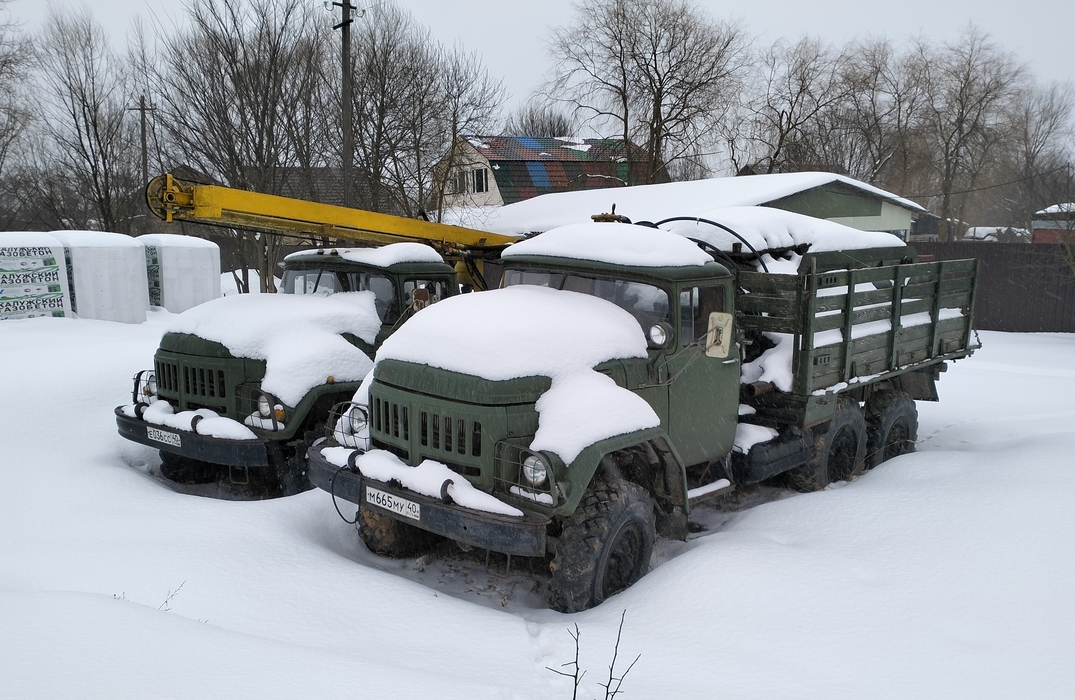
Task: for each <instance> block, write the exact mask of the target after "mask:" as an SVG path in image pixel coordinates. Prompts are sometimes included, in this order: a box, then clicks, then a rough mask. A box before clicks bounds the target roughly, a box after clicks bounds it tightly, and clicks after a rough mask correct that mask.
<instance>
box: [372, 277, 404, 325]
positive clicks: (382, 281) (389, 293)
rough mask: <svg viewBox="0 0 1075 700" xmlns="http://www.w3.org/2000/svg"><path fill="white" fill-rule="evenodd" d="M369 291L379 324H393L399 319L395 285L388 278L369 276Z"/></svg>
mask: <svg viewBox="0 0 1075 700" xmlns="http://www.w3.org/2000/svg"><path fill="white" fill-rule="evenodd" d="M369 289H370V291H371V292H373V296H374V304H375V305H376V307H377V315H378V316H380V317H381V323H394V322H395V320H396V319H397V318H399V309H398V308H397V304H396V285H395V284H394V283H393V282H392V280H391V279H389V278H388V277H382V276H380V275H370V277H369Z"/></svg>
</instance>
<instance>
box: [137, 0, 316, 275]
mask: <svg viewBox="0 0 1075 700" xmlns="http://www.w3.org/2000/svg"><path fill="white" fill-rule="evenodd" d="M187 11H188V15H189V20H190V26H189V27H188V28H187V29H185V30H183V31H181V32H180V33H178V34H177V35H175V36H172V37H167V38H165V39H164V41H163V50H162V55H161V57H160V60H159V63H157V65H156V66H155V68H154V69H153V70H154V75H155V76H156V80H155V82H156V84H157V85H158V86H159V92H158V93H157V97H156V100H157V102H158V103H159V104H158V109H159V114H160V123H161V124H162V125H164V129H165V132H166V134H165V137H166V139H167V143H168V149H169V151H170V153H171V158H170V159H171V160H172V161H173V162H179V163H187V164H190V165H192V166H194V167H195V168H197V169H198V170H200V171H202V172H205V173H207V174H209V175H210V176H212V177H214V178H217V179H219V180H221V181H223V182H225V183H226V184H228V185H230V186H232V187H239V188H242V189H251V190H256V191H259V192H267V193H270V194H280V193H282V191H283V188H284V186H285V184H286V183H288V182H291V183H292V186H294V178H296V177H297V178H298V179H299V180H300V182H301V181H302V179H303V177H304V176H303V172H302V168H303V166H305V167H306V168H307V172H308V169H309V168H311V167H312V166H313V165H315V164H318V165H320V164H322V163H323V158H324V155H323V153H320V152H318V151H317V150H316V149H317V148H318V147H319V145H320V144H322V143H323V140H321V139H319V138H317V136H318V135H319V129H321V128H322V124H323V122H324V119H325V116H324V115H323V114H322V113H320V109H319V105H320V104H321V102H320V101H319V99H318V90H319V89H320V88H321V85H322V82H321V80H322V70H323V64H324V59H323V56H324V51H323V46H322V45H321V44H320V43H319V42H321V41H323V39H321V38H319V37H318V35H317V34H316V33H315V32H314V29H313V27H314V25H313V22H311V21H310V20H309V17H308V15H309V12H310V6H309V5H308V4H307V3H305V2H303V1H302V0H191V2H190V3H189V4H188V6H187ZM305 179H306V180H307V181H308V179H309V178H308V176H307V177H306V178H305ZM300 189H301V188H300ZM242 238H243V240H244V241H245V242H246V243H247V244H249V246H248V245H240V246H239V247H238V251H244V250H247V249H248V247H249V248H252V249H253V250H254V251H256V253H255V255H256V258H257V260H256V262H257V269H258V271H259V273H260V277H261V287H262V291H273V289H274V288H275V287H274V284H273V275H272V272H273V270H272V269H271V265H272V262H273V261H274V260H275V258H276V247H277V245H278V239H277V238H276V237H274V236H263V235H257V234H242Z"/></svg>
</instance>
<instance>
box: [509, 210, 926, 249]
mask: <svg viewBox="0 0 1075 700" xmlns="http://www.w3.org/2000/svg"><path fill="white" fill-rule="evenodd" d="M698 216H699V217H700V218H703V219H709V220H710V221H715V222H717V223H720V224H724V225H725V226H727V227H728V228H730V229H732V230H733V231H735V232H736V233H738V234H739V235H740V236H742V237H743V238H745V239H746V240H747V241H748V242H749V243H750V245H752V246H753V247H754V248H755V250H758V251H763V250H772V249H776V248H794V247H797V246H800V245H804V244H807V245H809V246H810V252H812V253H817V252H821V251H831V250H855V249H862V248H902V247H903V246H904V245H906V244H905V243H904V242H903V241H902V240H900V239H899V238H898V237H896V236H893V235H892V234H891V233H882V232H879V231H861V230H859V229H857V228H851V227H850V226H845V225H843V224H838V223H836V222H835V221H826V220H825V219H815V218H814V217H812V216H805V215H803V214H796V213H794V212H790V211H784V210H783V209H773V208H772V207H723V208H720V209H711V210H709V211H702V212H699V213H698ZM664 227H665V228H667V229H668V230H669V231H673V232H675V233H678V234H680V235H681V236H686V237H688V238H696V239H699V240H702V241H705V242H706V243H708V244H710V245H712V246H715V247H716V248H719V249H720V250H724V251H730V250H731V249H732V246H733V245H734V244H735V243H738V242H739V239H738V238H736V237H735V236H733V235H731V234H730V233H728V232H727V231H724V230H723V229H721V228H719V227H716V226H712V225H710V224H705V223H700V222H696V221H674V222H670V223H668V224H665V225H664ZM516 245H519V244H516Z"/></svg>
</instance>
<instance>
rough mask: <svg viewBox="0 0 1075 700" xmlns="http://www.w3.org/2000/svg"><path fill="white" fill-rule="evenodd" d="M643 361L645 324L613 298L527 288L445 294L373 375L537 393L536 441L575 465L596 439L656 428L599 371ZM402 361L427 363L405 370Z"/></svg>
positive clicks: (436, 387)
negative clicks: (618, 363) (615, 364)
mask: <svg viewBox="0 0 1075 700" xmlns="http://www.w3.org/2000/svg"><path fill="white" fill-rule="evenodd" d="M645 357H647V347H646V339H645V336H644V335H643V333H642V328H641V327H640V326H639V325H638V322H637V321H635V319H634V317H632V316H631V314H629V313H627V312H626V311H624V310H623V309H621V308H619V307H618V306H616V305H615V304H612V303H611V302H608V301H605V300H603V299H598V298H596V297H592V296H589V295H586V294H578V293H575V292H565V291H559V290H555V289H546V288H544V287H532V286H526V285H521V286H517V287H508V288H506V289H497V290H493V291H489V292H481V293H478V294H465V295H462V296H458V297H453V298H451V299H445V300H444V301H441V302H438V303H437V304H435V305H433V306H430V307H428V308H426V309H423V310H422V311H420V312H418V313H417V314H415V315H414V316H413V317H412V318H411V319H410V320H408V321H407V323H406V324H404V325H403V327H402V328H400V329H399V330H398V331H396V333H395V334H393V335H392V337H390V338H388V339H387V340H386V341H385V342H384V344H383V345H382V346H381V349H380V350H379V351H378V353H377V361H378V369H377V372H376V374H375V376H376V378H377V380H382V381H385V382H387V383H392V379H393V378H396V381H401V382H406V383H408V385H409V387H410V388H412V389H413V390H414V391H418V392H422V393H428V392H429V391H430V387H433V389H432V391H437V392H444V394H443V395H444V396H447V397H450V398H452V399H454V400H459V401H470V402H474V403H486V404H488V403H514V402H517V401H518V399H520V398H523V397H525V398H526V399H527V400H528V401H529V400H531V398H535V397H536V408H537V411H538V414H539V425H538V431H537V434H536V436H535V438H534V441H533V442H532V443H531V447H532V448H533V449H536V450H549V451H550V452H555V453H556V454H558V455H560V457H561V459H563V460H564V462H565V463H568V464H570V463H571V462H572V461H573V460H574V459H575V457H577V456H578V454H579V452H581V451H582V450H583V449H585V448H586V447H587V446H589V445H591V444H593V443H595V442H598V441H600V440H603V439H606V438H609V437H613V436H615V435H622V434H624V433H628V432H633V431H635V430H641V429H645V428H651V427H655V426H657V425H659V424H660V419H659V418H658V417H657V414H656V413H654V412H653V409H651V408H650V406H649V404H647V403H646V402H645V401H644V400H643V399H642V398H640V397H639V396H638V395H636V394H634V393H632V392H630V391H628V390H626V389H624V388H622V387H619V386H617V385H616V382H614V381H613V380H612V379H610V378H609V377H607V376H605V375H603V374H599V373H598V372H595V371H594V369H593V368H594V367H596V366H597V365H599V364H601V363H604V362H607V361H609V360H617V359H627V358H645ZM392 361H396V362H392ZM382 363H383V365H384V370H383V371H382V369H381V364H382ZM402 363H409V364H408V365H407V368H408V369H410V368H412V367H413V366H414V365H424V368H423V370H422V371H421V372H417V371H415V372H409V371H408V372H404V371H402V370H403V367H404V366H403V365H402ZM437 370H447V372H443V371H437ZM404 374H406V375H409V377H408V378H406V379H403V378H401V377H402V375H404ZM453 374H454V375H456V376H454V377H453V376H452V375H453ZM466 377H469V379H466ZM538 378H548V380H547V381H548V383H547V384H545V385H543V384H542V383H540V382H539V381H538ZM477 391H480V392H482V393H484V392H488V395H489V397H490V398H486V397H485V396H482V395H480V394H477V395H475V394H476V393H477ZM468 392H469V393H468ZM539 393H540V396H537V394H539Z"/></svg>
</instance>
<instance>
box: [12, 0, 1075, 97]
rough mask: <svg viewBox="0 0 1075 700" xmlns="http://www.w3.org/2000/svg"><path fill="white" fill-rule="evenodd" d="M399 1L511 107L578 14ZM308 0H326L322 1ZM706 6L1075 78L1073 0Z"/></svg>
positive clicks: (121, 27)
mask: <svg viewBox="0 0 1075 700" xmlns="http://www.w3.org/2000/svg"><path fill="white" fill-rule="evenodd" d="M357 1H358V2H359V3H361V2H366V3H375V2H378V1H379V0H357ZM394 1H395V2H397V3H398V4H399V5H401V6H402V7H404V8H406V9H408V10H410V12H411V13H413V14H414V15H415V16H416V17H417V18H418V19H419V20H420V21H421V22H423V23H424V24H425V25H427V26H428V27H430V28H431V29H432V31H433V33H434V35H436V36H437V37H438V38H439V39H440V40H441V41H443V42H445V43H448V44H452V43H456V42H459V43H461V44H462V45H463V46H464V47H465V48H467V49H468V50H472V51H478V52H480V53H481V54H482V55H483V57H484V60H485V63H486V65H487V66H488V67H489V69H490V71H491V73H492V74H493V75H496V76H498V77H502V78H503V80H504V84H505V86H506V87H507V89H508V91H509V93H510V94H511V100H510V102H509V106H511V105H514V104H515V103H517V102H519V101H523V100H525V98H526V97H527V95H528V94H529V93H530V92H531V91H532V90H534V88H535V87H537V86H538V85H539V84H540V82H541V80H542V78H543V76H544V73H545V71H546V69H547V68H548V66H549V63H550V60H549V57H548V54H547V51H546V41H547V38H548V36H549V34H550V30H551V28H552V27H556V26H560V25H564V24H568V23H569V22H571V21H572V15H573V13H572V2H571V0H541V1H539V2H518V1H517V0H453V1H451V2H448V1H446V0H394ZM310 3H311V4H312V5H315V6H320V5H321V4H322V1H321V0H310ZM51 4H53V5H54V6H56V7H58V8H61V9H64V8H73V9H77V8H78V7H80V6H81V5H83V4H84V5H86V6H87V7H89V8H90V9H91V11H92V12H93V13H94V15H95V16H96V17H97V18H98V20H99V21H101V22H102V24H104V25H105V26H106V27H108V28H109V29H110V31H111V32H112V33H113V35H114V36H115V37H116V39H117V40H118V41H120V42H122V41H123V40H124V37H125V35H126V32H127V30H128V28H129V27H130V24H131V21H132V20H133V19H134V17H135V16H137V15H139V14H141V15H144V16H145V17H146V18H147V19H150V18H153V17H156V18H157V20H159V21H160V22H162V23H163V24H164V25H165V26H167V25H169V24H170V23H173V22H182V21H183V14H182V7H181V3H180V2H176V1H175V0H170V1H169V2H164V1H162V0H85V2H71V1H68V0H53V2H52V3H51ZM698 5H699V6H701V7H703V8H705V9H706V10H707V11H708V12H709V13H710V14H711V15H713V16H714V17H717V18H722V19H733V20H741V21H742V22H743V23H744V24H745V25H746V27H747V29H748V30H749V33H750V35H752V36H754V37H756V40H757V41H758V42H759V43H760V44H761V45H767V44H769V43H771V42H772V41H775V40H776V39H779V38H781V37H785V38H788V39H791V40H795V39H798V38H799V37H801V36H803V35H804V34H806V35H812V36H817V37H820V38H821V39H823V40H825V41H829V42H835V43H843V42H845V41H847V40H850V39H855V38H858V37H864V36H867V35H874V36H880V35H884V36H887V37H889V38H890V39H892V40H894V41H896V42H900V43H902V42H905V41H906V40H907V38H908V37H910V36H913V35H917V34H923V35H925V36H926V37H928V38H930V39H933V40H936V41H941V40H945V39H948V38H954V37H956V36H957V35H958V33H959V31H960V30H961V29H962V28H964V27H965V26H967V24H968V23H970V22H974V23H975V24H977V25H978V26H979V27H981V28H982V29H984V30H985V31H986V32H988V33H989V34H990V35H991V36H992V38H993V39H994V41H995V42H996V43H998V44H999V45H1000V46H1002V47H1003V48H1005V49H1007V50H1009V51H1012V52H1014V53H1015V54H1016V55H1017V56H1018V57H1019V59H1020V60H1022V61H1024V62H1026V63H1027V64H1028V66H1029V67H1030V69H1031V70H1032V71H1033V72H1034V74H1035V75H1037V76H1038V77H1039V78H1040V79H1043V80H1070V81H1072V82H1075V60H1073V58H1072V56H1073V53H1072V52H1073V39H1072V37H1073V33H1075V0H1021V1H1018V2H1013V1H1012V0H939V1H938V0H900V1H899V2H896V1H887V2H873V1H871V0H813V2H810V3H804V2H801V0H767V1H763V2H753V3H731V2H720V1H718V0H698ZM46 6H47V5H46V3H44V2H41V1H40V0H12V1H11V2H9V4H8V11H9V12H10V14H12V15H14V16H15V17H16V18H18V19H20V20H22V21H24V22H25V23H26V25H27V26H28V27H29V28H31V29H32V28H33V27H34V26H35V25H36V24H37V23H39V22H40V20H41V18H42V17H43V16H44V15H45V12H46ZM151 23H152V20H151ZM325 23H326V27H325V31H331V29H330V26H329V15H328V12H327V11H325Z"/></svg>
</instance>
